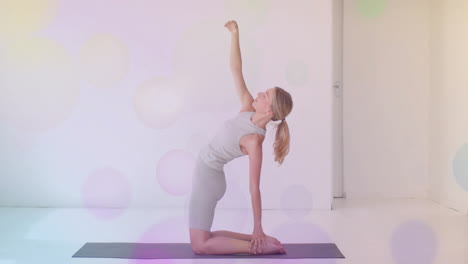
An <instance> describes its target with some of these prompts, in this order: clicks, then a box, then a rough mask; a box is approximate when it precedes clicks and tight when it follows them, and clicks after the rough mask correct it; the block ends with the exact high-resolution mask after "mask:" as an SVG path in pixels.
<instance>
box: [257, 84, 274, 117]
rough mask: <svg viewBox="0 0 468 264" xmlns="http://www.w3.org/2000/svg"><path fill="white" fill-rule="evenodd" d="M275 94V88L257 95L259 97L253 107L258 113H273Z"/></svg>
mask: <svg viewBox="0 0 468 264" xmlns="http://www.w3.org/2000/svg"><path fill="white" fill-rule="evenodd" d="M274 93H275V90H274V88H270V89H268V90H266V91H265V92H260V93H257V97H256V98H254V102H253V104H252V106H253V107H254V108H255V110H256V111H259V112H268V111H271V104H272V103H273V96H275V95H274Z"/></svg>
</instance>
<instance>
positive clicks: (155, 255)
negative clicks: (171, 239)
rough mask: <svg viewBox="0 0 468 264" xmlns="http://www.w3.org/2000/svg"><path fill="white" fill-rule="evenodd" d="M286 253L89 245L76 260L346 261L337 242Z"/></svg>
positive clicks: (176, 245)
mask: <svg viewBox="0 0 468 264" xmlns="http://www.w3.org/2000/svg"><path fill="white" fill-rule="evenodd" d="M283 245H284V248H285V249H286V251H287V253H286V254H272V255H249V254H237V255H197V254H195V253H194V252H193V251H192V246H191V245H190V244H188V243H86V244H85V245H84V246H83V247H82V248H81V249H80V250H78V252H76V253H75V255H73V257H74V258H125V259H194V258H203V259H206V258H281V259H297V258H345V257H344V256H343V254H342V253H341V252H340V250H339V249H338V247H337V246H336V245H335V244H333V243H315V244H283Z"/></svg>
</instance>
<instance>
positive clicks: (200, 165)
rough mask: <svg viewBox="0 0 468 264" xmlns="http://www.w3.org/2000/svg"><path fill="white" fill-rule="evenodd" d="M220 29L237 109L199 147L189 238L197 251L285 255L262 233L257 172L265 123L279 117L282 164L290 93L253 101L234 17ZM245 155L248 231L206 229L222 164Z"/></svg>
mask: <svg viewBox="0 0 468 264" xmlns="http://www.w3.org/2000/svg"><path fill="white" fill-rule="evenodd" d="M225 27H226V28H227V29H228V30H229V32H230V33H231V38H232V40H231V59H230V60H231V62H230V63H231V71H232V75H233V78H234V83H235V86H236V88H237V93H238V95H239V97H240V99H241V101H242V108H241V110H240V113H239V114H238V115H237V116H236V117H235V118H233V119H230V120H228V121H226V122H225V124H224V126H223V127H222V129H221V130H220V131H218V133H217V135H216V136H215V138H214V139H213V140H212V141H211V142H210V144H209V145H208V146H206V147H205V148H203V149H202V150H201V151H200V154H199V156H198V160H197V166H196V171H195V174H194V178H193V185H192V193H191V197H190V205H189V226H190V241H191V244H192V249H193V251H194V252H195V253H196V254H284V253H286V251H285V249H284V247H283V245H282V244H281V242H279V241H278V240H277V239H276V238H273V237H270V236H267V235H265V233H264V232H263V229H262V224H261V212H262V211H261V210H262V208H261V197H260V171H261V166H262V143H263V140H264V139H265V132H266V125H267V124H268V123H269V122H270V121H280V122H281V123H279V125H278V127H277V131H276V138H275V143H274V145H273V146H274V152H275V161H277V162H278V163H279V164H282V163H283V161H284V158H285V156H286V155H287V154H288V152H289V129H288V125H287V123H286V120H285V118H286V116H287V115H289V113H290V112H291V110H292V106H293V102H292V99H291V95H290V94H289V93H288V92H286V91H284V90H283V89H281V88H279V87H274V88H270V89H267V90H266V91H265V92H261V93H258V96H257V98H256V99H255V100H254V99H253V97H252V95H251V94H250V92H249V91H248V89H247V87H246V85H245V82H244V78H243V76H242V61H241V55H240V48H239V31H238V26H237V23H236V22H235V21H228V22H227V23H226V24H225ZM243 155H248V156H249V163H250V169H249V173H250V194H251V197H252V208H253V215H254V229H253V233H252V235H248V234H241V233H235V232H230V231H224V230H220V231H214V232H211V231H210V229H211V225H212V222H213V218H214V211H215V207H216V204H217V202H218V200H219V199H221V197H223V195H224V193H225V191H226V180H225V175H224V172H223V166H224V164H226V163H227V162H229V161H231V160H232V159H234V158H237V157H240V156H243Z"/></svg>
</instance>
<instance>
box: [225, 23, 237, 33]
mask: <svg viewBox="0 0 468 264" xmlns="http://www.w3.org/2000/svg"><path fill="white" fill-rule="evenodd" d="M224 27H226V28H227V29H228V30H229V32H231V33H237V32H238V30H239V28H238V27H237V22H236V21H235V20H229V21H228V22H226V24H224Z"/></svg>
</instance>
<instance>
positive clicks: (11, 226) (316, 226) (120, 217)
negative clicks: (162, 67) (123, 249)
mask: <svg viewBox="0 0 468 264" xmlns="http://www.w3.org/2000/svg"><path fill="white" fill-rule="evenodd" d="M333 207H334V210H332V211H286V212H285V211H272V210H265V211H264V212H263V217H262V218H263V227H264V230H265V232H266V233H267V234H268V235H272V236H274V237H276V238H278V239H279V240H280V241H281V242H283V243H304V242H310V243H335V244H336V245H337V246H338V248H339V249H340V250H341V252H342V253H343V254H344V255H345V257H346V258H345V259H336V260H334V259H288V260H281V259H276V260H275V259H225V260H220V259H193V260H190V259H181V260H167V259H166V260H126V259H89V258H88V259H86V258H71V256H72V255H73V254H74V253H75V252H76V251H77V250H78V249H79V248H80V247H81V246H82V245H83V244H84V243H86V242H156V243H157V242H167V243H176V242H177V243H178V242H188V241H189V237H188V230H187V228H186V226H187V221H186V212H185V210H169V209H168V210H158V211H156V210H152V211H150V210H144V209H139V210H136V209H133V210H124V211H120V210H105V211H94V210H92V211H90V210H87V209H70V208H63V209H51V208H5V207H3V208H0V264H13V263H21V264H26V263H27V264H40V263H47V264H54V263H60V264H64V263H83V264H84V263H93V264H99V263H106V264H116V263H132V264H136V263H327V264H331V263H337V264H340V263H350V264H351V263H352V264H366V263H369V264H370V263H372V264H376V263H379V264H386V263H396V264H406V263H408V264H410V263H411V264H423V263H424V264H426V263H437V264H438V263H440V264H467V263H468V216H466V215H461V214H460V213H458V212H456V211H454V210H451V209H448V208H444V207H442V206H440V205H438V204H436V203H433V202H431V201H426V200H414V199H382V200H378V201H377V200H375V199H374V200H350V199H346V200H343V199H335V200H334V206H333ZM251 223H252V214H251V212H250V210H235V209H233V210H221V209H218V210H217V211H216V216H215V220H214V224H213V230H219V229H226V230H233V231H237V232H243V233H249V232H250V231H251Z"/></svg>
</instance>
